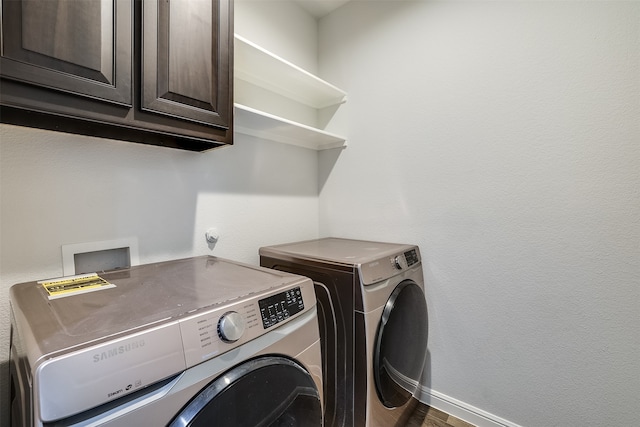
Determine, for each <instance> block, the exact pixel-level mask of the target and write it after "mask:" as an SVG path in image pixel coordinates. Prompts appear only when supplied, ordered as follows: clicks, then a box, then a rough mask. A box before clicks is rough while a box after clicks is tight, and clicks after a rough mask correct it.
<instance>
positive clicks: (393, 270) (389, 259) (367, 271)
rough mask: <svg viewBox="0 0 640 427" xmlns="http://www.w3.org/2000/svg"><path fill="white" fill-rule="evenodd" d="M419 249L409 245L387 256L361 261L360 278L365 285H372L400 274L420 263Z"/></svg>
mask: <svg viewBox="0 0 640 427" xmlns="http://www.w3.org/2000/svg"><path fill="white" fill-rule="evenodd" d="M420 262H421V257H420V250H419V249H418V247H417V246H413V247H411V246H409V247H407V248H406V249H404V250H401V251H398V252H396V253H392V254H389V255H388V256H384V257H381V258H379V259H375V260H373V261H370V262H367V263H363V264H361V265H360V266H359V270H360V278H361V280H362V283H363V284H365V285H372V284H374V283H377V282H381V281H383V280H386V279H388V278H390V277H393V276H395V275H398V274H402V273H404V272H405V271H407V270H409V269H410V268H414V267H416V266H418V265H420Z"/></svg>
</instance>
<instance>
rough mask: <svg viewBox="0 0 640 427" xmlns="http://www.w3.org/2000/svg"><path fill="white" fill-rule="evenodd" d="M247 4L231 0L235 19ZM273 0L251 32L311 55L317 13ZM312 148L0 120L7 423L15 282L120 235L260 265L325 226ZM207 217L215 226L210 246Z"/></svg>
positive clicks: (55, 270) (0, 305) (150, 249)
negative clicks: (216, 143)
mask: <svg viewBox="0 0 640 427" xmlns="http://www.w3.org/2000/svg"><path fill="white" fill-rule="evenodd" d="M250 9H251V8H250V6H247V5H243V4H241V2H237V3H236V19H237V27H238V28H239V29H242V28H245V27H248V25H247V22H246V21H245V18H246V19H249V16H250V15H251V10H250ZM270 10H271V13H272V15H274V16H276V15H277V16H279V17H280V19H281V20H278V21H277V22H276V21H275V20H273V21H270V20H267V19H265V20H264V21H263V22H262V24H261V27H260V28H256V27H255V26H251V28H252V33H251V34H250V35H251V36H254V37H257V38H259V39H260V41H262V42H267V43H268V44H275V42H274V40H277V39H284V38H286V39H290V40H296V43H295V45H291V47H290V48H288V47H287V46H286V45H280V51H279V55H281V56H283V57H285V58H288V59H289V60H291V61H307V63H308V64H311V65H308V66H315V61H316V58H317V55H316V49H317V39H316V36H315V34H316V32H317V31H316V28H315V21H313V20H311V24H309V25H307V27H304V28H303V27H301V26H300V25H299V23H300V14H299V12H300V9H299V7H298V6H297V5H294V4H290V3H289V4H286V3H278V4H273V5H272V7H271V9H270ZM254 15H255V14H254ZM310 33H313V37H311V36H310V35H309V34H310ZM250 35H249V34H246V35H245V36H246V37H250ZM256 41H257V40H256ZM303 53H304V54H303ZM305 58H306V59H305ZM317 159H318V157H317V153H316V152H315V151H311V150H306V149H302V148H298V147H293V146H288V145H283V144H277V143H272V142H268V141H261V140H257V139H254V138H250V137H247V136H244V135H236V141H235V145H234V146H232V147H226V148H220V149H216V150H213V151H209V152H206V153H191V152H184V151H179V150H173V149H167V148H160V147H152V146H144V145H140V144H132V143H126V142H119V141H111V140H101V139H97V138H89V137H84V136H77V135H69V134H63V133H56V132H50V131H42V130H35V129H30V128H21V127H16V126H10V125H5V124H2V125H0V202H1V204H0V402H1V404H0V425H8V418H7V417H8V408H7V402H8V399H9V397H8V393H9V392H8V390H9V387H8V384H9V379H8V364H7V361H8V350H9V301H8V291H9V287H10V286H11V285H13V284H15V283H20V282H24V281H31V280H37V279H42V278H48V277H57V276H60V275H62V255H61V245H64V244H73V243H84V242H94V241H102V240H113V239H118V238H125V237H136V238H137V239H138V245H139V251H140V261H141V262H142V263H148V262H155V261H162V260H167V259H175V258H182V257H188V256H195V255H203V254H212V255H216V256H221V257H226V258H231V259H235V260H238V261H243V262H248V263H253V264H256V265H257V264H258V263H259V258H258V248H259V247H260V246H264V245H270V244H275V243H283V242H287V241H292V240H298V239H311V238H315V237H318V182H317V181H318V180H317V175H318V161H317ZM209 227H217V228H218V230H219V232H220V240H219V242H218V244H217V245H216V246H215V247H214V248H213V249H212V248H210V247H209V246H208V245H207V243H206V241H205V237H204V233H205V231H206V230H207V228H209Z"/></svg>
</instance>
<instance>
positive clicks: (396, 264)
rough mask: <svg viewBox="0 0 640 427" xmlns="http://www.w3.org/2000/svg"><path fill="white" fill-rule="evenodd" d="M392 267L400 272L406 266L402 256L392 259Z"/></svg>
mask: <svg viewBox="0 0 640 427" xmlns="http://www.w3.org/2000/svg"><path fill="white" fill-rule="evenodd" d="M393 266H394V267H395V268H396V270H402V269H403V268H405V267H406V266H407V261H406V260H405V259H404V257H403V256H402V255H398V256H396V257H394V258H393Z"/></svg>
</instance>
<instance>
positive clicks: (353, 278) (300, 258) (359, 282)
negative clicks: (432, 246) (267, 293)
mask: <svg viewBox="0 0 640 427" xmlns="http://www.w3.org/2000/svg"><path fill="white" fill-rule="evenodd" d="M260 264H261V265H262V266H265V267H269V268H273V269H276V270H280V271H286V272H290V273H295V274H301V275H304V276H307V277H310V278H311V279H312V280H313V281H314V285H315V291H316V298H317V299H318V317H319V322H320V337H321V344H322V358H323V373H324V382H323V383H324V392H325V396H324V402H325V414H324V416H325V425H326V426H328V427H346V426H348V427H353V426H355V427H361V426H367V427H391V426H396V425H397V426H400V425H404V423H405V422H406V419H407V418H408V417H409V416H410V414H411V412H412V409H413V407H414V406H415V404H416V403H417V400H416V399H415V397H414V396H415V394H416V392H417V391H418V388H419V386H420V380H421V377H422V373H423V369H424V365H425V361H426V358H427V338H428V319H427V305H426V300H425V295H424V279H423V274H422V262H421V257H420V251H419V249H418V247H417V246H414V245H403V244H393V243H381V242H369V241H361V240H349V239H337V238H326V239H319V240H311V241H304V242H297V243H290V244H284V245H276V246H270V247H263V248H261V249H260Z"/></svg>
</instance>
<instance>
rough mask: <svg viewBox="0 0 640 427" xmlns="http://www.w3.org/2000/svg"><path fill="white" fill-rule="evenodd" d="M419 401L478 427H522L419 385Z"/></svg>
mask: <svg viewBox="0 0 640 427" xmlns="http://www.w3.org/2000/svg"><path fill="white" fill-rule="evenodd" d="M417 397H418V400H420V402H422V403H424V404H426V405H429V406H432V407H434V408H436V409H439V410H441V411H443V412H446V413H447V414H449V415H453V416H454V417H456V418H460V419H461V420H463V421H466V422H468V423H471V424H473V425H475V426H478V427H522V426H520V425H519V424H516V423H512V422H511V421H508V420H505V419H504V418H500V417H498V416H496V415H493V414H491V413H489V412H487V411H483V410H482V409H480V408H476V407H475V406H472V405H469V404H468V403H465V402H462V401H460V400H458V399H454V398H453V397H451V396H447V395H446V394H443V393H440V392H438V391H435V390H431V389H429V388H426V387H421V388H420V390H419V391H418V395H417Z"/></svg>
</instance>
